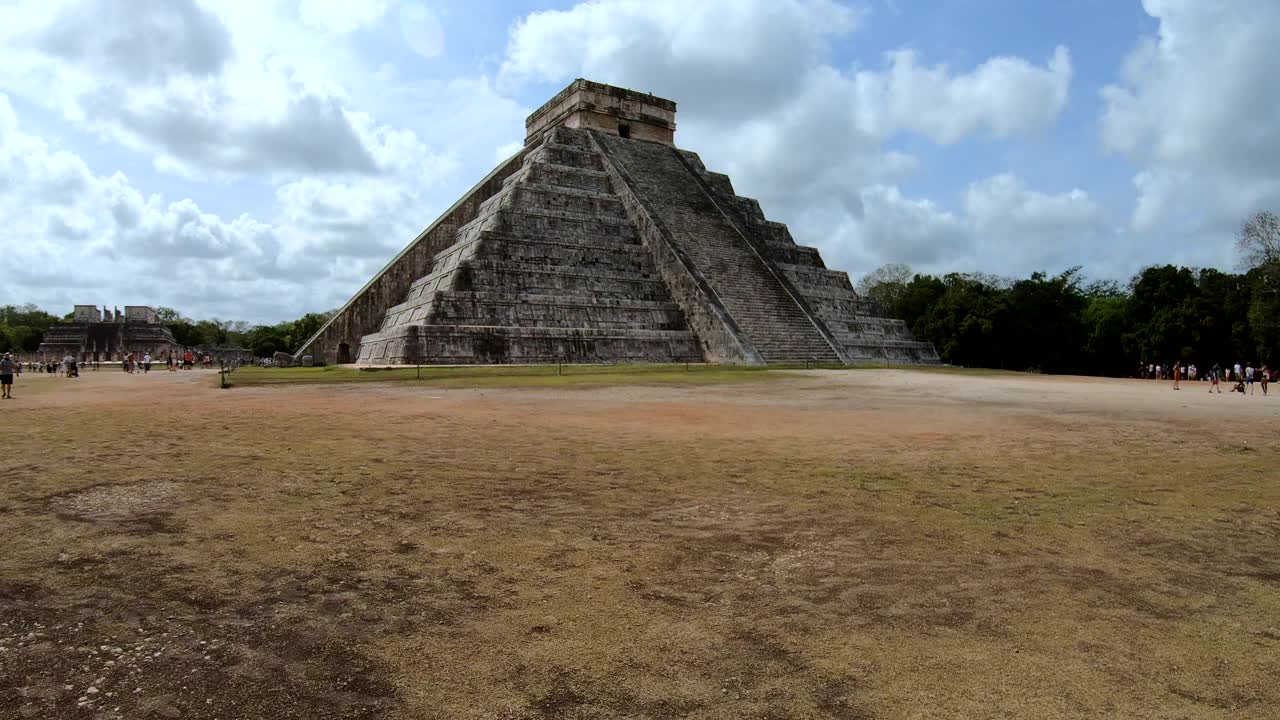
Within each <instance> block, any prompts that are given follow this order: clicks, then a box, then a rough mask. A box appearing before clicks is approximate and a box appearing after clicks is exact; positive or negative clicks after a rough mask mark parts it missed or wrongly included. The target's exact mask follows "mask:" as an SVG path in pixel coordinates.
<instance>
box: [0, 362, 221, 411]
mask: <svg viewBox="0 0 1280 720" xmlns="http://www.w3.org/2000/svg"><path fill="white" fill-rule="evenodd" d="M157 360H158V358H155V357H152V355H151V353H149V352H142V353H135V352H130V353H125V355H124V357H122V358H121V359H120V366H121V369H123V370H124V371H125V372H126V373H129V374H131V375H132V374H135V373H142V374H146V373H149V372H151V366H152V364H154V363H155V362H156V361H157ZM217 362H218V365H219V367H220V368H221V369H222V370H224V371H225V370H227V369H228V368H231V369H235V368H236V367H239V365H240V362H239V360H231V361H230V364H228V361H227V360H226V359H225V358H221V357H220V358H217ZM164 363H165V367H166V368H168V370H169V372H177V371H178V370H193V369H195V368H196V367H202V368H204V369H206V370H207V369H212V368H213V363H214V357H213V354H212V353H196V352H192V351H191V350H186V351H183V352H176V351H170V352H166V353H165V354H164ZM82 366H83V367H85V368H88V367H92V368H93V369H94V370H97V369H98V367H99V361H98V360H85V361H83V363H82V362H81V361H79V360H77V359H76V358H75V356H73V355H67V356H66V357H64V358H62V360H61V361H57V360H42V361H40V362H35V361H29V362H25V363H24V362H21V361H19V360H18V359H16V358H14V356H13V353H11V352H7V353H4V354H3V355H0V385H3V387H4V390H3V398H0V399H5V400H7V399H9V398H11V397H13V381H14V377H15V376H17V375H21V374H22V371H23V369H24V368H25V369H27V370H30V371H31V372H33V373H48V374H49V375H57V376H61V377H68V378H75V377H80V368H81V367H82Z"/></svg>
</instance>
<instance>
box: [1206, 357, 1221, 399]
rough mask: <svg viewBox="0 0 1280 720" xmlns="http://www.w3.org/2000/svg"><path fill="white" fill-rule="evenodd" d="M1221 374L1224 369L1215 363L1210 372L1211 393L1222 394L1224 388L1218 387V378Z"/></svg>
mask: <svg viewBox="0 0 1280 720" xmlns="http://www.w3.org/2000/svg"><path fill="white" fill-rule="evenodd" d="M1221 374H1222V368H1221V367H1219V366H1218V364H1217V363H1214V364H1213V369H1211V370H1209V392H1213V391H1214V390H1217V391H1218V394H1219V395H1221V394H1222V388H1220V387H1218V376H1219V375H1221Z"/></svg>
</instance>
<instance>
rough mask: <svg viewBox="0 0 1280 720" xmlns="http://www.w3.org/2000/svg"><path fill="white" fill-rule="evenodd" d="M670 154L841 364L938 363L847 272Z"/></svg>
mask: <svg viewBox="0 0 1280 720" xmlns="http://www.w3.org/2000/svg"><path fill="white" fill-rule="evenodd" d="M676 152H678V153H680V155H681V156H682V157H683V159H684V160H685V163H686V164H687V166H688V167H689V169H690V170H691V171H692V172H693V174H694V175H695V176H696V177H698V178H699V179H700V180H701V181H702V183H703V186H704V188H705V189H706V191H707V192H708V194H710V195H711V196H712V197H713V198H714V199H715V203H716V205H717V206H718V207H719V208H720V209H722V210H723V211H724V213H725V215H727V216H728V217H729V218H731V220H732V222H733V224H734V225H735V226H736V227H737V228H738V229H739V230H740V231H741V232H742V234H743V235H744V237H746V238H747V239H748V240H749V242H751V244H752V245H753V246H754V247H756V248H757V249H758V251H759V252H760V254H761V255H762V256H764V257H765V258H766V259H767V261H768V262H769V263H770V264H771V265H772V266H773V267H774V268H776V269H777V270H778V271H779V272H780V273H781V274H782V275H783V276H784V277H785V278H786V280H787V281H788V283H789V284H790V286H791V288H793V289H794V291H795V292H796V293H798V294H799V295H800V296H801V297H802V298H803V300H804V303H805V304H806V305H807V307H808V308H809V309H810V310H811V311H812V312H813V313H814V314H815V315H816V316H817V317H818V318H819V319H820V320H821V322H822V323H823V324H824V325H825V326H826V328H827V330H828V331H829V332H830V334H831V336H832V337H834V339H835V340H836V342H837V343H838V345H839V347H840V349H841V350H842V356H843V359H844V361H845V362H848V363H879V362H889V363H898V364H936V363H939V362H940V360H939V359H938V352H937V350H935V349H934V347H933V344H932V343H927V342H920V341H918V340H915V339H914V338H913V337H912V336H911V331H910V330H909V329H907V324H906V323H905V322H903V321H902V320H896V319H893V318H887V317H884V315H883V314H882V312H881V310H880V308H879V307H878V306H877V305H876V304H875V303H874V302H872V301H871V300H867V299H864V298H862V297H860V296H859V295H858V294H857V292H855V291H854V289H853V284H852V283H850V282H849V275H848V273H846V272H844V271H841V270H829V269H827V266H826V264H825V263H823V262H822V255H821V254H820V253H819V252H818V249H817V248H813V247H807V246H804V245H798V244H797V243H796V241H795V240H794V239H793V238H792V237H791V232H790V231H789V230H788V229H787V226H786V225H784V224H782V223H780V222H773V221H771V220H768V219H766V218H765V216H764V213H763V212H762V211H761V209H760V203H759V202H757V201H756V200H754V199H752V198H747V197H742V196H741V195H738V194H736V193H735V192H734V190H733V184H732V183H731V182H730V180H729V176H727V175H724V174H722V173H715V172H709V171H707V169H706V168H705V167H704V166H703V164H702V161H701V159H699V157H698V155H697V153H694V152H690V151H687V150H678V151H676Z"/></svg>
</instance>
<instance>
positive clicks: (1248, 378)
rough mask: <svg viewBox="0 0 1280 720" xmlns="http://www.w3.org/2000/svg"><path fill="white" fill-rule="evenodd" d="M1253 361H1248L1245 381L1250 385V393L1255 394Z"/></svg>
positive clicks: (1245, 369)
mask: <svg viewBox="0 0 1280 720" xmlns="http://www.w3.org/2000/svg"><path fill="white" fill-rule="evenodd" d="M1253 372H1254V370H1253V363H1246V364H1245V368H1244V383H1245V385H1248V386H1249V394H1250V395H1252V394H1253Z"/></svg>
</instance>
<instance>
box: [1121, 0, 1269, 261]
mask: <svg viewBox="0 0 1280 720" xmlns="http://www.w3.org/2000/svg"><path fill="white" fill-rule="evenodd" d="M1143 6H1144V8H1145V9H1146V11H1147V13H1148V14H1150V15H1151V16H1153V17H1155V18H1156V19H1157V20H1159V23H1160V25H1159V33H1158V35H1157V36H1156V37H1149V38H1144V39H1142V40H1141V41H1140V42H1139V43H1138V44H1137V46H1136V47H1135V48H1134V50H1133V51H1132V52H1131V53H1130V54H1129V56H1128V58H1127V59H1126V61H1125V64H1124V66H1123V67H1122V68H1121V72H1120V77H1119V78H1118V79H1117V81H1116V82H1115V83H1114V84H1111V85H1108V86H1106V87H1105V88H1104V89H1103V90H1102V98H1103V101H1104V104H1105V109H1104V112H1103V116H1102V126H1101V137H1102V142H1103V144H1104V146H1105V147H1107V148H1108V149H1110V150H1112V151H1114V152H1117V153H1121V154H1123V155H1124V156H1126V157H1128V158H1129V159H1131V160H1132V161H1133V162H1134V163H1135V164H1136V165H1137V166H1138V167H1139V171H1138V172H1137V173H1136V175H1135V177H1134V187H1135V189H1136V190H1137V196H1138V198H1137V203H1136V205H1135V207H1134V212H1133V216H1132V220H1131V222H1132V227H1133V229H1134V230H1135V231H1136V232H1137V233H1139V234H1144V235H1151V236H1158V235H1160V234H1161V233H1169V232H1172V233H1173V236H1174V237H1177V238H1183V239H1185V240H1186V241H1189V242H1190V243H1191V244H1193V245H1194V246H1195V247H1196V248H1197V250H1196V251H1195V252H1191V253H1189V255H1190V257H1192V258H1193V259H1194V260H1197V261H1199V262H1201V263H1206V264H1220V265H1226V264H1228V263H1229V261H1230V257H1229V254H1228V253H1227V250H1226V249H1227V247H1228V246H1229V243H1228V242H1226V241H1225V240H1224V238H1226V239H1229V238H1230V234H1231V232H1232V231H1233V230H1234V229H1235V228H1236V227H1238V225H1239V223H1240V222H1241V220H1243V218H1244V217H1245V216H1246V215H1248V214H1251V213H1253V212H1255V211H1257V210H1260V209H1265V208H1270V209H1272V210H1275V209H1277V208H1280V176H1278V175H1277V174H1276V168H1277V167H1280V94H1277V93H1276V92H1275V82H1276V77H1277V75H1278V74H1280V54H1277V53H1276V49H1275V47H1276V44H1275V38H1274V35H1275V28H1276V27H1280V4H1277V3H1274V2H1227V1H1226V0H1212V1H1211V0H1146V1H1145V2H1144V3H1143ZM1166 239H1167V237H1166Z"/></svg>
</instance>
